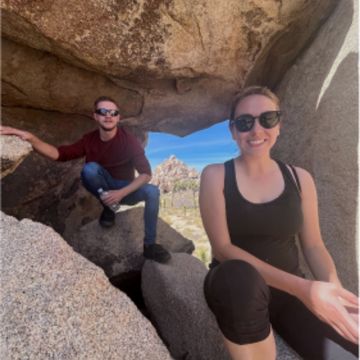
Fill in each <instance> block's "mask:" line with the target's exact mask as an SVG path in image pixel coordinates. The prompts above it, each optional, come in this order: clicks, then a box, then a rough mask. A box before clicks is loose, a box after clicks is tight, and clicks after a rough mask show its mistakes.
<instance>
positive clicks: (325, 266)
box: [296, 168, 342, 286]
mask: <svg viewBox="0 0 360 360" xmlns="http://www.w3.org/2000/svg"><path fill="white" fill-rule="evenodd" d="M296 170H297V173H298V176H299V180H300V183H301V189H302V193H301V196H302V201H301V203H302V212H303V216H304V222H303V225H302V227H301V230H300V233H299V238H300V244H301V247H302V250H303V253H304V256H305V259H306V262H307V263H308V265H309V267H310V269H311V272H312V273H313V275H314V277H315V279H317V280H321V281H327V282H331V283H334V284H336V285H339V286H342V285H341V283H340V280H339V278H338V275H337V272H336V268H335V264H334V261H333V259H332V258H331V256H330V254H329V252H328V250H327V249H326V247H325V244H324V242H323V240H322V237H321V231H320V224H319V214H318V200H317V193H316V187H315V183H314V180H313V178H312V176H311V175H310V174H309V173H308V172H307V171H306V170H304V169H301V168H296Z"/></svg>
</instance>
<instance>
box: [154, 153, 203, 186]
mask: <svg viewBox="0 0 360 360" xmlns="http://www.w3.org/2000/svg"><path fill="white" fill-rule="evenodd" d="M199 177H200V175H199V173H198V172H197V171H196V169H194V168H190V167H189V166H187V165H186V164H185V163H184V162H182V161H181V160H179V159H177V158H176V156H175V155H171V156H170V157H169V158H168V159H167V160H165V161H164V162H162V163H161V164H160V165H158V166H157V167H156V169H155V171H154V173H153V178H152V181H151V182H152V183H153V184H154V185H157V186H158V187H159V188H160V190H161V191H162V192H163V193H168V192H172V191H174V190H175V191H176V187H179V188H180V189H179V190H181V186H183V187H184V190H185V188H186V186H188V187H190V186H191V184H190V183H189V184H187V182H189V181H191V180H192V181H193V182H194V183H195V184H198V182H199Z"/></svg>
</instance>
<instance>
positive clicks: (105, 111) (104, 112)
mask: <svg viewBox="0 0 360 360" xmlns="http://www.w3.org/2000/svg"><path fill="white" fill-rule="evenodd" d="M95 114H98V115H101V116H106V115H107V114H109V115H110V116H111V117H114V116H118V115H119V110H109V109H105V108H100V109H96V110H95Z"/></svg>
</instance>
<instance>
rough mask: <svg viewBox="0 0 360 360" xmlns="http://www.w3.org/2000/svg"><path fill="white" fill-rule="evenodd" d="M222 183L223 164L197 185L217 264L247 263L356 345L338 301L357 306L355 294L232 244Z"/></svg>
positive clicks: (351, 325) (213, 167)
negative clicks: (233, 260)
mask: <svg viewBox="0 0 360 360" xmlns="http://www.w3.org/2000/svg"><path fill="white" fill-rule="evenodd" d="M223 184H224V166H223V165H221V164H216V165H210V166H208V167H206V168H205V169H204V171H203V173H202V175H201V183H200V212H201V217H202V221H203V225H204V228H205V231H206V233H207V235H208V237H209V240H210V243H211V247H212V250H213V254H214V256H215V257H216V258H217V259H218V260H219V261H224V260H227V259H241V260H244V261H247V262H248V263H250V264H251V265H253V266H254V267H255V268H256V269H257V270H258V271H259V273H260V274H261V275H262V276H263V278H264V279H265V281H266V283H267V284H268V285H269V286H272V287H275V288H277V289H280V290H282V291H285V292H288V293H289V294H292V295H294V296H296V297H297V298H299V299H300V300H301V301H302V302H303V303H304V304H305V305H306V306H307V307H308V308H309V309H310V310H311V311H312V312H313V313H314V314H315V315H317V316H318V317H319V318H321V319H322V320H323V321H325V322H327V323H329V324H330V325H332V326H333V327H334V328H335V329H336V330H337V331H338V332H339V333H340V334H341V335H342V336H344V337H345V338H347V339H349V340H350V341H353V342H357V337H358V331H357V325H356V323H355V321H354V320H353V319H352V318H351V317H350V315H349V314H348V313H347V311H346V309H345V308H344V306H343V304H342V302H341V301H339V297H342V298H344V299H346V300H347V301H348V302H349V303H352V304H356V303H357V297H356V296H355V295H353V294H351V293H350V292H348V291H347V290H345V289H342V288H340V287H338V286H335V285H334V284H329V283H325V282H319V281H310V280H306V279H303V278H300V277H298V276H295V275H292V274H290V273H287V272H285V271H283V270H280V269H277V268H275V267H274V266H271V265H269V264H267V263H265V262H264V261H262V260H260V259H258V258H256V257H255V256H253V255H251V254H250V253H248V252H246V251H244V250H242V249H241V248H239V247H237V246H234V245H233V244H231V241H230V236H229V231H228V228H227V223H226V214H225V199H224V193H223Z"/></svg>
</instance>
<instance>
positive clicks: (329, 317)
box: [299, 281, 359, 344]
mask: <svg viewBox="0 0 360 360" xmlns="http://www.w3.org/2000/svg"><path fill="white" fill-rule="evenodd" d="M299 299H300V300H301V301H302V302H303V303H304V304H305V305H306V306H307V307H308V308H309V310H311V311H312V312H313V313H314V314H315V315H316V316H317V317H318V318H319V319H321V320H322V321H324V322H326V323H327V324H329V325H331V326H332V327H333V328H334V329H335V330H336V331H337V332H338V333H339V334H340V335H341V336H343V337H344V338H345V339H347V340H349V341H351V342H353V343H355V344H357V343H358V342H359V340H358V338H359V329H358V314H359V303H358V301H359V299H358V298H357V296H356V295H354V294H353V293H351V292H350V291H348V290H345V289H344V288H343V287H340V286H337V285H335V284H332V283H328V282H323V281H308V283H307V289H306V291H305V292H304V293H303V295H301V296H299Z"/></svg>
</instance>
